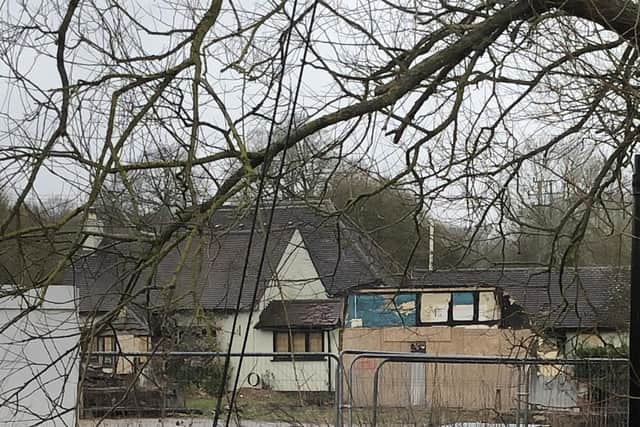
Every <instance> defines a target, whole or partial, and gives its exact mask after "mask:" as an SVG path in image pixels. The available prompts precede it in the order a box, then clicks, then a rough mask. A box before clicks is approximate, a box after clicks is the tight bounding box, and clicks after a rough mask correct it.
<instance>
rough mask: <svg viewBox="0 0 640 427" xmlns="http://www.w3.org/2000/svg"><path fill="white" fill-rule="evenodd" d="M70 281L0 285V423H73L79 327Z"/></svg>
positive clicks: (56, 426)
mask: <svg viewBox="0 0 640 427" xmlns="http://www.w3.org/2000/svg"><path fill="white" fill-rule="evenodd" d="M74 292H75V289H74V288H73V287H71V286H49V287H48V288H47V289H42V290H40V289H39V290H37V291H36V290H27V291H23V290H19V289H17V288H16V287H15V286H12V285H6V286H1V287H0V420H2V421H1V422H0V424H2V425H8V426H9V425H10V426H16V427H20V426H32V425H46V426H50V427H58V426H69V427H72V426H75V425H76V424H75V422H76V396H77V387H78V360H79V345H78V343H79V341H80V330H79V322H78V315H77V310H76V304H75V293H74Z"/></svg>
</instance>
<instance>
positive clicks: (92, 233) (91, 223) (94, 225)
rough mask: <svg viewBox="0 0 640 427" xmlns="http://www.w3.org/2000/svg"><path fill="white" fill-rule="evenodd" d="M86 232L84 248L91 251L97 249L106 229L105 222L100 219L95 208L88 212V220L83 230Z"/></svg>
mask: <svg viewBox="0 0 640 427" xmlns="http://www.w3.org/2000/svg"><path fill="white" fill-rule="evenodd" d="M82 231H83V232H84V234H85V236H86V237H85V239H84V244H83V248H84V249H85V250H89V251H95V250H96V249H97V248H98V246H99V245H100V242H101V241H102V236H99V234H102V233H103V231H104V227H103V222H102V221H101V220H100V219H98V214H97V213H96V210H95V209H94V208H90V209H89V213H88V214H87V220H86V222H85V223H84V227H83V230H82Z"/></svg>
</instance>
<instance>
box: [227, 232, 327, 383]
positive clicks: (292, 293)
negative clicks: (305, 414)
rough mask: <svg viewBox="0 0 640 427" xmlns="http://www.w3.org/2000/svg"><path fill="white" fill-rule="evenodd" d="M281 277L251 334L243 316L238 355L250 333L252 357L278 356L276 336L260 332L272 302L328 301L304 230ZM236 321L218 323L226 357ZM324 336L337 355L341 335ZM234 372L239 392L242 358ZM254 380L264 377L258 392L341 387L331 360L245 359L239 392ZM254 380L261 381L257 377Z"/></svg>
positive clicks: (235, 346)
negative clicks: (259, 325)
mask: <svg viewBox="0 0 640 427" xmlns="http://www.w3.org/2000/svg"><path fill="white" fill-rule="evenodd" d="M276 271H277V277H274V278H272V280H271V281H270V282H269V284H268V286H267V289H266V290H265V292H264V295H263V298H262V299H261V300H260V301H259V304H258V306H257V310H256V311H255V312H254V313H253V316H252V319H251V325H250V327H249V328H247V323H248V321H249V313H248V312H241V313H239V315H238V321H237V325H236V328H235V331H234V338H233V348H232V351H233V352H234V353H240V352H241V350H242V342H243V340H244V336H245V333H248V337H247V347H246V352H273V332H272V331H265V330H261V329H255V327H254V326H255V325H256V323H257V322H258V320H259V318H260V312H261V311H262V310H263V309H264V308H265V307H266V306H267V305H268V304H269V302H271V301H274V300H281V299H287V300H296V299H326V298H328V296H327V293H326V291H325V289H324V286H323V285H322V282H321V281H320V278H319V274H318V272H317V271H316V269H315V267H314V265H313V262H312V261H311V257H310V255H309V252H308V251H307V249H306V247H305V245H304V242H303V239H302V236H301V234H300V232H299V231H298V230H295V231H294V233H293V235H292V237H291V240H290V241H289V243H288V245H287V248H286V249H285V251H284V253H283V255H282V259H280V260H279V262H278V267H277V270H276ZM233 317H234V316H233V314H225V315H223V316H222V317H221V318H220V319H219V321H218V327H219V328H220V335H221V337H220V338H221V339H220V340H219V343H220V351H226V350H227V348H228V345H229V337H230V335H231V329H232V325H233ZM247 329H248V330H247ZM324 335H325V336H324V349H325V351H331V352H332V353H334V354H337V352H338V345H337V340H338V330H334V331H330V332H328V333H327V332H325V334H324ZM231 366H232V369H233V371H232V373H231V380H230V382H229V388H232V387H233V382H234V380H235V375H236V372H237V367H238V358H232V360H231ZM250 374H257V376H259V377H260V382H261V384H260V385H258V387H262V386H267V387H270V388H272V389H274V390H309V391H326V390H330V389H331V390H332V389H333V388H334V386H335V362H333V361H332V360H329V359H327V360H324V361H297V362H290V361H273V360H272V358H271V357H264V358H258V357H245V358H244V359H243V362H242V372H241V375H240V379H239V387H251V384H249V375H250ZM251 377H252V379H253V380H255V378H256V375H251ZM329 386H330V387H329Z"/></svg>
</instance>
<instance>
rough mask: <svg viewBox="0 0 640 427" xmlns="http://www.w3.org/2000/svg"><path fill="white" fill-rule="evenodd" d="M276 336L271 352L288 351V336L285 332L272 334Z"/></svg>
mask: <svg viewBox="0 0 640 427" xmlns="http://www.w3.org/2000/svg"><path fill="white" fill-rule="evenodd" d="M274 333H275V334H276V339H275V341H274V345H275V348H274V349H273V351H276V352H287V351H289V334H288V333H286V332H274Z"/></svg>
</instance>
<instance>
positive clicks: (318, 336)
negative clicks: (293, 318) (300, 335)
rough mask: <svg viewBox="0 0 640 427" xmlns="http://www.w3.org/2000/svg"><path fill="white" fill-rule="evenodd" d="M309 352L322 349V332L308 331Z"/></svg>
mask: <svg viewBox="0 0 640 427" xmlns="http://www.w3.org/2000/svg"><path fill="white" fill-rule="evenodd" d="M308 351H310V352H321V351H322V332H312V333H309V350H308Z"/></svg>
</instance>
